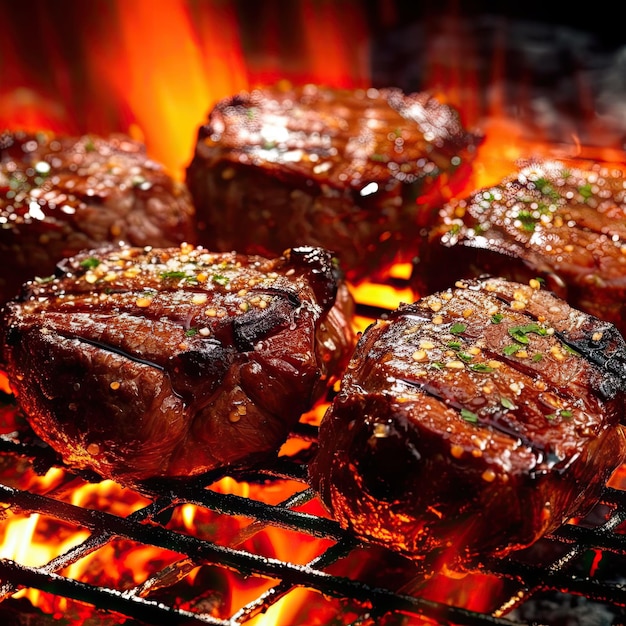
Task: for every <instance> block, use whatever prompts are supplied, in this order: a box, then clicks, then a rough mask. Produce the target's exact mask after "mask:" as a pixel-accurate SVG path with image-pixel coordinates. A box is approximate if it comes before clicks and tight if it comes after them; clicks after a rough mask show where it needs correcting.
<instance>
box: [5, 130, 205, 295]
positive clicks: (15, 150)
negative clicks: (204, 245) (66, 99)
mask: <svg viewBox="0 0 626 626" xmlns="http://www.w3.org/2000/svg"><path fill="white" fill-rule="evenodd" d="M120 241H122V242H125V243H127V244H129V245H134V246H145V245H152V246H160V247H167V246H177V245H179V244H181V243H184V242H188V243H195V241H196V234H195V212H194V208H193V204H192V201H191V197H190V195H189V193H188V191H187V189H186V187H185V185H184V184H183V183H181V182H179V181H176V180H174V179H173V178H172V176H170V175H169V174H168V173H167V172H166V171H165V169H164V168H163V166H162V165H160V164H159V163H156V162H154V161H152V160H151V159H149V158H148V156H147V155H146V151H145V146H144V145H143V144H140V143H138V142H136V141H133V140H131V139H130V138H129V137H124V136H111V137H108V138H103V137H96V136H92V135H89V136H83V137H67V136H61V135H56V134H53V133H45V132H40V133H29V132H23V131H4V132H3V133H0V263H2V265H3V267H5V268H7V269H6V270H5V271H4V272H2V273H1V274H0V303H1V302H4V301H6V300H8V299H10V298H13V297H14V296H16V295H17V293H18V291H19V289H20V287H21V286H22V284H23V283H25V282H26V281H27V280H31V279H32V278H34V277H35V276H47V275H49V274H51V273H52V272H53V271H54V267H55V265H56V263H57V262H58V261H60V260H61V259H64V258H66V257H68V256H72V255H74V254H76V253H78V252H80V251H81V250H83V249H91V248H96V247H99V246H101V245H106V244H109V243H117V242H120Z"/></svg>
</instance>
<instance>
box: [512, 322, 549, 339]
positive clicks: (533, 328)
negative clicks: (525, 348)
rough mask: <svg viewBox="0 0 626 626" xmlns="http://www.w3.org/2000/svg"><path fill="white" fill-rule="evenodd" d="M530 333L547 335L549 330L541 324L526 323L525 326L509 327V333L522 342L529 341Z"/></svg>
mask: <svg viewBox="0 0 626 626" xmlns="http://www.w3.org/2000/svg"><path fill="white" fill-rule="evenodd" d="M530 333H536V334H537V335H547V334H548V331H547V330H546V329H545V328H543V327H542V326H539V324H535V323H534V322H533V323H532V324H525V325H524V326H511V328H509V335H511V337H513V339H515V341H519V342H520V343H523V344H526V343H528V342H529V339H528V337H527V336H526V335H528V334H530Z"/></svg>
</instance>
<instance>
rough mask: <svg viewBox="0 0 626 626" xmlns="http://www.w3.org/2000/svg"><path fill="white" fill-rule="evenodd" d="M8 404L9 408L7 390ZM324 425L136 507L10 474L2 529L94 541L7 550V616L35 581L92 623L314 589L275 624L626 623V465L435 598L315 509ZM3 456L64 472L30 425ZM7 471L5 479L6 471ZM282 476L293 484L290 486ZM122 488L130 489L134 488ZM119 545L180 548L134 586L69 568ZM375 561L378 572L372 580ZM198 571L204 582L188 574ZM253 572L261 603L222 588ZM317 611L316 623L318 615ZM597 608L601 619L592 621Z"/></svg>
mask: <svg viewBox="0 0 626 626" xmlns="http://www.w3.org/2000/svg"><path fill="white" fill-rule="evenodd" d="M396 286H401V281H398V280H396ZM358 307H359V308H358V311H357V312H358V314H359V315H361V316H363V318H364V319H367V318H372V319H373V318H374V317H380V316H384V315H385V313H386V310H385V309H384V308H379V307H376V306H370V305H367V304H359V305H358ZM5 401H6V402H9V403H10V398H8V397H7V398H6V399H5ZM316 434H317V428H316V426H315V425H314V424H312V423H305V422H303V423H301V424H300V426H299V428H298V430H297V431H296V432H294V433H293V440H294V441H296V442H299V443H300V444H301V445H297V446H295V448H297V449H296V451H295V452H292V453H288V454H283V455H281V456H280V457H279V458H278V459H276V460H275V461H274V462H273V463H271V464H268V465H263V466H259V467H256V468H255V469H254V470H252V471H248V472H245V473H232V472H229V471H228V470H221V471H215V472H211V473H209V474H205V475H202V476H200V477H196V478H193V479H190V480H188V481H183V482H181V481H176V482H173V481H155V482H149V483H148V482H147V483H144V484H142V485H140V486H138V487H137V489H136V490H137V493H138V494H139V495H140V497H141V499H142V505H141V506H140V507H138V508H137V507H135V508H133V509H132V510H131V511H130V512H129V511H123V510H121V511H120V512H117V511H113V512H112V510H111V507H110V506H109V505H108V504H107V505H106V506H101V507H98V506H93V504H91V505H89V506H86V505H84V504H82V505H81V504H74V503H72V501H71V499H70V498H68V493H69V492H71V490H72V489H74V488H75V486H76V484H92V485H95V486H96V487H98V488H99V487H100V486H101V485H102V481H101V479H100V478H99V477H97V476H90V475H77V474H75V473H72V471H71V469H69V468H62V471H63V479H62V480H61V482H60V483H57V484H56V485H55V486H54V487H52V488H50V489H47V490H46V489H41V488H39V489H36V490H33V489H30V488H28V487H26V488H23V487H19V486H14V484H13V482H14V481H13V479H11V480H4V482H2V483H0V501H1V502H2V508H3V515H2V519H0V536H1V534H2V532H5V531H6V526H7V525H8V524H9V523H10V520H11V517H12V516H13V515H22V516H27V517H29V518H30V517H32V516H34V515H39V516H42V518H45V519H47V520H48V524H49V525H50V527H53V526H54V524H55V523H58V524H60V525H63V526H64V527H70V528H72V529H75V530H78V529H80V530H81V532H83V533H84V537H85V538H84V539H82V540H81V541H80V542H79V543H78V544H77V545H74V546H72V547H71V548H68V549H66V550H64V551H62V552H61V553H60V554H58V555H57V556H55V557H54V558H52V559H50V560H48V561H47V562H46V563H44V564H41V565H38V566H32V565H26V564H24V562H21V561H20V560H19V559H18V558H2V559H0V599H1V601H0V617H3V616H4V618H5V619H6V618H13V619H14V620H15V621H11V622H10V623H16V624H24V623H32V622H30V621H23V620H22V619H20V618H17V617H15V616H17V615H24V614H25V613H27V612H29V611H35V610H36V609H35V607H33V606H32V604H30V605H29V606H28V608H27V609H25V603H26V602H27V600H25V599H24V598H22V599H19V598H18V599H16V597H15V594H16V593H17V592H19V591H20V590H21V589H30V590H39V591H40V592H45V593H46V594H50V595H51V596H53V597H54V598H56V600H57V601H58V600H59V599H61V600H63V601H66V600H67V601H70V602H74V604H75V605H77V606H80V607H83V609H84V610H88V611H90V614H91V615H92V617H91V618H90V619H95V620H98V621H97V622H92V621H89V622H88V623H102V624H119V623H136V624H189V625H191V624H216V625H223V626H235V625H237V624H246V623H251V624H254V623H255V621H254V620H255V619H257V618H258V616H259V615H260V614H261V613H266V612H268V611H270V610H272V607H274V605H276V604H277V603H278V602H279V601H280V600H281V599H282V598H284V597H285V596H288V595H289V594H291V593H293V592H294V590H307V591H308V592H310V593H311V596H312V597H313V598H315V600H314V601H311V600H308V601H307V602H306V603H301V605H300V608H299V609H298V611H296V617H290V618H289V621H282V620H281V619H280V618H277V619H276V621H275V622H271V623H277V624H284V623H288V624H312V623H320V624H322V623H324V624H326V623H332V624H347V625H348V624H349V625H352V626H356V625H359V626H361V625H367V624H384V625H387V626H389V625H403V626H405V625H408V624H422V623H435V624H459V625H468V626H470V625H477V624H490V625H494V624H501V625H502V626H505V625H507V626H510V625H513V624H533V625H541V624H548V625H550V626H552V625H553V624H560V623H568V624H591V623H593V624H607V625H617V624H623V623H625V620H626V609H625V608H624V607H626V584H625V580H624V578H622V577H621V576H620V572H624V571H626V536H625V534H624V528H626V523H625V522H626V480H624V481H622V482H623V483H624V484H623V485H622V484H620V477H619V472H618V475H617V476H616V477H614V478H613V479H612V480H611V482H610V485H609V486H607V487H606V488H605V489H604V492H603V495H602V497H601V499H600V501H599V502H598V504H597V506H596V507H595V509H594V510H593V511H592V512H591V513H590V514H589V515H588V516H587V517H586V518H585V519H583V520H576V521H572V522H571V523H568V524H566V525H564V526H562V527H561V528H560V529H559V530H558V531H557V532H555V533H554V534H552V535H549V536H548V537H546V538H544V539H543V540H541V541H540V542H539V543H538V544H536V545H535V546H533V547H532V548H530V549H528V550H525V551H521V552H518V553H517V554H515V555H514V556H512V557H508V558H506V559H502V560H494V561H490V562H486V563H484V571H483V572H481V573H480V575H478V577H474V576H472V575H470V576H468V577H466V578H465V579H462V580H458V581H452V584H453V587H450V588H448V591H444V592H441V590H439V591H438V590H437V589H436V587H437V584H435V590H434V594H433V583H432V580H431V581H430V582H423V583H421V584H420V582H419V580H418V579H417V578H415V577H416V573H415V571H414V569H413V567H414V565H413V564H412V563H410V562H408V561H406V560H404V559H403V558H402V557H399V556H398V555H394V554H391V553H387V552H386V551H385V550H384V549H382V548H376V547H373V546H367V545H363V544H362V543H360V542H359V541H358V540H357V539H356V538H355V537H354V536H352V535H351V534H350V533H348V532H346V531H344V530H343V529H341V528H340V527H339V525H338V524H337V523H335V522H334V521H333V520H331V519H329V518H328V517H327V516H325V514H324V513H323V511H322V509H321V507H319V508H315V507H312V508H311V507H309V509H307V506H309V505H311V504H312V503H316V502H317V500H316V494H315V493H314V492H313V490H312V489H310V488H309V486H308V484H307V481H306V474H307V460H308V459H309V458H310V455H311V454H312V452H313V451H314V449H315V439H316ZM3 465H8V466H10V467H13V466H19V467H21V468H22V469H23V470H24V469H25V468H27V469H28V470H30V471H34V472H35V473H36V474H37V475H44V474H46V473H47V472H48V471H49V470H50V469H51V468H55V467H56V468H58V467H61V466H60V463H59V461H58V459H57V458H56V457H55V455H54V454H53V453H52V451H51V450H50V449H49V448H48V447H46V446H45V445H43V444H42V443H41V442H40V441H38V440H37V439H36V438H34V436H33V435H32V434H31V433H30V431H29V430H28V429H19V430H18V431H15V432H11V433H7V434H4V435H2V436H1V438H0V467H2V466H3ZM2 475H3V476H5V475H7V473H6V471H5V472H4V473H3V474H2ZM225 478H227V479H229V480H233V481H235V482H236V483H237V484H246V485H250V486H253V487H254V489H253V490H252V491H254V493H249V494H247V495H240V494H238V493H233V492H230V493H228V492H226V491H225V490H224V489H223V487H221V486H220V485H222V482H221V481H223V480H224V479H225ZM285 484H288V485H289V489H283V487H284V485H285ZM267 491H269V492H272V493H274V492H276V493H285V494H286V495H284V496H282V497H281V498H282V499H280V500H279V501H278V502H271V501H270V500H268V499H267V498H265V497H264V493H265V492H267ZM121 494H122V497H123V496H124V495H125V494H126V495H127V494H128V490H122V492H121ZM185 506H187V507H190V506H191V507H194V508H195V509H196V510H201V511H205V512H208V513H209V515H210V519H211V524H210V525H209V526H210V528H211V529H212V530H211V531H210V532H207V527H208V526H207V524H204V525H203V524H198V525H197V527H194V528H192V529H191V530H190V529H183V530H181V529H180V528H177V527H172V525H171V523H170V522H171V520H172V517H173V515H175V511H176V510H180V509H181V507H185ZM234 520H237V524H236V525H237V530H236V532H230V533H229V532H225V533H224V532H222V530H221V529H226V528H232V527H233V521H234ZM242 520H243V522H242ZM216 529H217V530H216ZM268 529H273V530H274V531H275V532H279V533H283V534H286V535H287V537H288V539H287V541H288V542H289V544H290V545H291V546H293V551H294V554H295V553H296V551H297V546H298V545H301V544H311V542H317V543H318V544H319V546H320V547H319V550H318V552H317V553H316V554H315V556H314V557H313V558H311V559H309V560H308V561H306V562H301V561H293V560H291V559H290V558H288V559H284V558H279V557H277V556H275V555H272V554H271V551H270V554H269V555H268V552H267V550H265V549H264V542H263V541H260V542H258V545H259V546H260V547H259V549H256V548H255V547H254V546H255V545H256V544H255V537H257V538H258V537H259V536H261V535H263V533H264V532H266V531H267V530H268ZM224 535H230V536H228V537H226V538H225V537H224ZM59 536H60V535H59V533H57V535H55V534H51V535H50V536H49V537H48V538H47V541H48V542H50V543H51V544H53V543H55V542H56V541H60V538H59ZM120 540H122V541H125V542H127V543H128V544H129V545H131V546H132V548H131V549H130V551H129V552H128V553H127V554H126V556H125V557H124V561H125V563H129V562H132V560H133V554H134V553H136V552H140V551H142V550H145V549H146V548H149V549H151V550H154V551H155V554H156V553H158V552H159V551H161V552H164V553H166V554H168V555H170V556H169V560H168V561H167V562H161V561H158V560H155V561H154V566H153V567H152V569H151V570H150V571H147V572H146V573H145V576H144V577H143V578H142V579H141V581H140V582H136V580H135V581H134V582H132V583H131V584H129V581H128V580H120V581H116V582H115V584H111V582H110V581H109V582H107V583H106V584H100V583H99V582H98V580H97V577H96V580H95V581H89V577H88V576H87V577H85V575H72V574H71V573H68V572H71V571H72V566H76V565H77V564H80V562H81V561H83V560H85V559H89V558H92V556H93V554H94V553H96V552H97V551H98V550H102V549H104V548H106V547H107V546H109V547H110V546H111V545H112V544H113V543H114V542H116V541H120ZM250 546H252V547H250ZM355 554H356V557H355ZM364 563H365V564H366V565H363V564H364ZM367 564H369V565H367ZM375 570H376V571H378V572H379V574H378V575H372V571H375ZM194 571H195V572H196V574H195V578H194V579H193V581H192V582H191V583H187V580H188V578H189V577H190V576H191V575H192V573H193V572H194ZM199 571H204V572H205V573H204V574H201V573H200V574H198V572H199ZM206 572H208V574H206ZM86 580H87V581H89V582H85V581H86ZM234 580H236V581H238V582H237V583H234V582H233V581H234ZM251 580H256V581H263V582H264V583H265V587H264V588H263V589H262V590H261V591H259V592H258V593H256V595H254V596H253V597H252V598H250V597H247V598H246V599H245V600H242V601H240V603H239V604H237V602H236V601H235V600H234V599H233V598H230V599H225V598H224V597H223V596H224V595H228V594H229V592H228V589H230V588H231V587H232V585H233V584H239V585H240V586H242V587H245V586H246V581H251ZM449 583H450V581H448V583H446V584H449ZM454 585H456V586H457V587H458V588H457V589H456V590H455V588H454ZM459 589H460V591H459ZM442 593H443V596H441V594H442ZM438 594H439V595H438ZM242 597H243V596H242ZM472 598H473V599H476V598H482V600H481V606H482V608H480V609H478V610H477V609H476V608H472V607H473V606H474V607H475V606H476V605H475V604H474V605H473V604H472V602H471V599H472ZM468 599H470V601H469V602H468ZM227 600H228V601H227ZM486 607H487V608H486ZM307 610H308V611H310V614H309V617H307V613H306V611H307ZM316 612H317V613H316ZM298 614H299V617H298V616H297V615H298ZM315 614H317V617H316V618H314V617H311V615H315ZM591 615H593V616H594V617H593V621H586V620H588V616H591ZM57 617H58V616H57ZM45 618H46V616H45V615H44V614H43V613H41V614H39V619H40V620H41V621H36V623H42V624H46V623H48V622H46V621H44V619H45ZM48 619H51V620H52V617H48ZM566 619H567V620H569V621H564V620H566ZM316 620H317V621H316ZM50 623H52V622H50Z"/></svg>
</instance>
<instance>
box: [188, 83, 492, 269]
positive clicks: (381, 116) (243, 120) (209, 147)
mask: <svg viewBox="0 0 626 626" xmlns="http://www.w3.org/2000/svg"><path fill="white" fill-rule="evenodd" d="M481 141H482V138H481V137H479V136H478V135H477V134H476V133H472V132H469V131H468V130H467V129H466V128H464V126H463V124H462V122H461V119H460V116H459V114H458V112H457V111H456V110H455V109H454V108H452V107H451V106H449V105H446V104H444V103H442V102H441V101H439V100H437V99H436V98H435V97H433V96H432V95H431V94H428V93H413V94H405V93H403V92H401V91H400V90H398V89H380V90H377V89H368V90H364V89H361V90H359V89H357V90H348V89H331V88H328V87H322V86H315V85H306V86H300V87H293V88H292V87H286V88H281V87H279V86H275V87H266V88H263V89H256V90H253V91H251V92H244V93H240V94H237V95H234V96H232V97H229V98H225V99H224V100H222V101H220V102H219V103H217V104H216V105H215V107H214V108H213V109H212V110H211V111H210V113H209V116H208V120H207V122H206V124H204V125H202V126H201V127H200V129H199V131H198V137H197V142H196V146H195V152H194V156H193V159H192V161H191V163H190V164H189V167H188V168H187V175H186V182H187V185H188V187H189V190H190V192H191V194H192V196H193V199H194V203H195V206H196V210H197V214H198V226H199V238H200V239H199V241H200V243H202V244H203V245H205V246H207V247H209V248H211V249H212V250H220V251H229V250H239V251H241V252H247V253H260V254H265V255H275V254H280V253H281V252H282V250H284V249H285V248H287V247H289V246H293V245H314V246H322V247H324V248H327V249H329V250H332V251H333V252H335V254H337V255H338V257H339V259H340V261H341V265H342V267H343V268H344V270H345V272H346V276H347V277H348V278H349V279H350V280H352V281H359V280H363V279H365V278H371V277H372V276H373V275H379V274H384V273H385V271H386V270H388V268H389V265H390V264H391V263H392V261H394V260H396V259H400V260H405V261H408V260H410V258H411V255H412V254H413V252H414V249H413V245H414V239H415V237H416V236H417V234H418V225H417V220H416V215H417V213H418V211H419V208H420V207H419V203H418V202H417V199H418V197H419V196H420V194H424V193H426V192H432V190H433V189H434V188H435V186H436V185H438V184H443V185H445V186H446V188H447V190H448V193H449V190H450V187H451V186H452V185H454V184H455V183H456V182H459V184H460V181H461V180H462V179H464V178H465V177H466V176H467V174H468V173H469V171H470V169H469V165H468V164H469V163H471V161H472V159H473V158H474V155H475V148H476V146H477V145H478V144H480V142H481ZM435 196H436V194H435Z"/></svg>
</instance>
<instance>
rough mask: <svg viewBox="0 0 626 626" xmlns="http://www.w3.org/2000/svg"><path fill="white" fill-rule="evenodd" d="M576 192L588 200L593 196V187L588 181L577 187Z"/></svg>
mask: <svg viewBox="0 0 626 626" xmlns="http://www.w3.org/2000/svg"><path fill="white" fill-rule="evenodd" d="M578 193H579V194H580V195H581V196H582V197H583V198H584V199H585V200H589V198H591V197H592V196H593V188H592V187H591V184H590V183H587V184H586V185H583V186H582V187H579V188H578Z"/></svg>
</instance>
